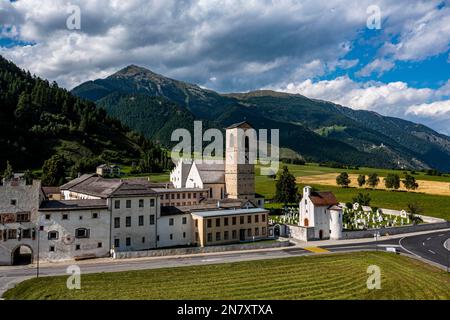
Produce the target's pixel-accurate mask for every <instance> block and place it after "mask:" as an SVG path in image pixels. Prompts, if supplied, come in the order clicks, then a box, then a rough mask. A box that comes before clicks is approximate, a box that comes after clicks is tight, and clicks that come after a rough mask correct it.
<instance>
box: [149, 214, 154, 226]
mask: <svg viewBox="0 0 450 320" xmlns="http://www.w3.org/2000/svg"><path fill="white" fill-rule="evenodd" d="M150 224H151V225H154V224H155V215H154V214H151V215H150Z"/></svg>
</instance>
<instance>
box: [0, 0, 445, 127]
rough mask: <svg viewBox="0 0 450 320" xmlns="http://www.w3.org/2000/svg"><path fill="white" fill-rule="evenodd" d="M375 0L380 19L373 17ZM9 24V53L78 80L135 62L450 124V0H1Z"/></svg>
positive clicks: (69, 83) (1, 14) (63, 80)
mask: <svg viewBox="0 0 450 320" xmlns="http://www.w3.org/2000/svg"><path fill="white" fill-rule="evenodd" d="M374 4H375V5H376V9H377V10H378V9H379V13H380V16H379V17H380V25H379V26H380V28H379V29H370V28H368V26H367V21H368V20H369V22H370V21H374V20H373V17H374V15H373V14H374V11H373V7H371V6H373V5H374ZM70 5H76V6H77V7H76V8H78V9H79V12H80V15H79V17H80V27H81V28H80V29H79V30H71V29H69V28H68V27H67V21H68V19H72V18H74V17H75V18H78V16H76V15H73V13H74V11H73V10H74V7H73V6H72V7H71V6H70ZM370 8H372V9H370ZM375 18H377V17H375ZM70 21H73V20H70ZM0 25H1V26H2V29H1V33H0V54H1V55H3V56H5V57H6V58H8V59H10V60H12V61H13V62H15V63H16V64H18V65H19V66H21V67H23V68H26V69H28V70H30V71H31V72H33V73H36V74H37V75H39V76H42V77H45V78H47V79H49V80H52V81H53V80H55V81H57V82H58V83H59V84H60V85H61V86H64V87H66V88H69V89H71V88H73V87H74V86H76V85H77V84H79V83H82V82H84V81H86V80H91V79H96V78H103V77H106V76H108V75H110V74H112V73H114V72H115V71H117V70H119V69H120V68H122V67H124V66H126V65H129V64H137V65H141V66H143V67H147V68H149V69H151V70H153V71H155V72H158V73H161V74H164V75H166V76H169V77H172V78H176V79H180V80H184V81H188V82H192V83H196V84H199V85H201V86H203V87H207V88H210V89H213V90H217V91H219V92H236V91H240V92H243V91H249V90H257V89H274V90H280V91H286V92H290V93H299V94H303V95H305V96H308V97H311V98H317V99H323V100H329V101H333V102H335V103H339V104H342V105H346V106H349V107H351V108H354V109H365V110H372V111H376V112H379V113H381V114H384V115H391V116H396V117H401V118H404V119H409V120H412V121H416V122H420V123H423V124H426V125H429V126H431V127H432V128H434V129H435V130H438V131H440V132H443V133H446V134H450V125H449V124H450V82H449V74H450V62H449V61H450V57H449V55H450V51H449V45H450V6H449V1H429V0H427V1H409V0H398V1H391V0H378V1H373V0H362V1H339V0H327V1H318V0H304V1H297V0H273V1H269V0H245V1H244V0H233V1H227V2H221V1H218V0H217V1H216V0H209V1H202V0H198V1H176V0H165V1H163V0H152V1H148V0H129V1H125V2H119V1H108V0H98V1H88V0H79V1H70V2H69V1H66V0H41V1H38V0H19V1H15V2H10V1H7V0H0Z"/></svg>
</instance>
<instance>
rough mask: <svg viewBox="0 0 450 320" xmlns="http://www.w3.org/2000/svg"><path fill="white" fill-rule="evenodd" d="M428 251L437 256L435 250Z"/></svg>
mask: <svg viewBox="0 0 450 320" xmlns="http://www.w3.org/2000/svg"><path fill="white" fill-rule="evenodd" d="M428 251H430V252H431V253H432V254H436V252H434V251H433V250H428Z"/></svg>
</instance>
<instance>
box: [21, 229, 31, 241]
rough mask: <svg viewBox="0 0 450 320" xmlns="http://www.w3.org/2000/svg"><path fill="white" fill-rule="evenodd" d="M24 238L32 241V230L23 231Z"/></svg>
mask: <svg viewBox="0 0 450 320" xmlns="http://www.w3.org/2000/svg"><path fill="white" fill-rule="evenodd" d="M22 238H24V239H30V238H31V229H25V230H23V231H22Z"/></svg>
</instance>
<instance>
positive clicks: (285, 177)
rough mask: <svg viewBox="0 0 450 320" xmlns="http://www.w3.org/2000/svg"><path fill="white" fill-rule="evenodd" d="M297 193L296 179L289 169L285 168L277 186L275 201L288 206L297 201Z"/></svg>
mask: <svg viewBox="0 0 450 320" xmlns="http://www.w3.org/2000/svg"><path fill="white" fill-rule="evenodd" d="M297 193H298V188H297V184H296V183H295V177H294V176H293V175H292V174H291V173H290V172H289V169H288V167H287V166H284V167H283V171H282V172H281V173H280V175H279V178H278V181H277V184H276V192H275V201H277V202H281V203H284V206H286V205H287V204H288V203H293V202H295V201H296V199H297Z"/></svg>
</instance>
